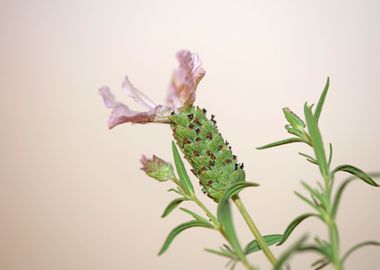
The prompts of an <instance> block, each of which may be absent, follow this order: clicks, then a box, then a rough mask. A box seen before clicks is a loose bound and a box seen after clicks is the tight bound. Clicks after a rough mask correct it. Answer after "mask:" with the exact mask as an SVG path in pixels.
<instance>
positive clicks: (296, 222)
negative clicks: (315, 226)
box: [277, 213, 318, 246]
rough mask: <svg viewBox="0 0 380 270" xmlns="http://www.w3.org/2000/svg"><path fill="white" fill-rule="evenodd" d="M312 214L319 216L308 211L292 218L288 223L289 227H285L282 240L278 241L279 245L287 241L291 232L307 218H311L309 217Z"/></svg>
mask: <svg viewBox="0 0 380 270" xmlns="http://www.w3.org/2000/svg"><path fill="white" fill-rule="evenodd" d="M312 216H316V217H317V216H318V215H316V214H313V213H306V214H303V215H300V216H298V217H296V218H295V219H293V220H292V222H290V224H289V225H288V227H287V228H286V229H285V231H284V233H283V234H282V235H283V236H282V239H281V241H280V242H278V243H277V246H280V245H282V244H283V243H285V241H286V240H287V239H288V238H289V236H290V234H291V233H292V232H293V231H294V229H295V228H296V227H297V226H298V225H299V224H300V223H301V222H302V221H304V220H305V219H307V218H309V217H312Z"/></svg>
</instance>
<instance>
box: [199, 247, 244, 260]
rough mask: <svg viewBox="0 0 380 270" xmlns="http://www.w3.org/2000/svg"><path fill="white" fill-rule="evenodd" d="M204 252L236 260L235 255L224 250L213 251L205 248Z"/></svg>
mask: <svg viewBox="0 0 380 270" xmlns="http://www.w3.org/2000/svg"><path fill="white" fill-rule="evenodd" d="M204 250H205V251H207V252H210V253H212V254H215V255H219V256H223V257H227V258H229V259H236V255H235V254H234V253H232V252H231V251H228V250H224V249H221V250H215V249H211V248H205V249H204Z"/></svg>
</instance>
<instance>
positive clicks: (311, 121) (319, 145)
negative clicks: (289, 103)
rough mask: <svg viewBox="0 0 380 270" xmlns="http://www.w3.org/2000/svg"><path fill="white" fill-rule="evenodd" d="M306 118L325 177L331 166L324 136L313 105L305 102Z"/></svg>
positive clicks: (320, 167) (316, 155)
mask: <svg viewBox="0 0 380 270" xmlns="http://www.w3.org/2000/svg"><path fill="white" fill-rule="evenodd" d="M304 110H305V118H306V123H307V129H308V130H309V134H310V137H311V142H312V146H313V149H314V153H315V157H316V159H317V162H318V164H319V169H320V171H321V173H322V175H323V177H324V178H327V177H328V174H329V167H328V163H327V160H326V154H325V148H324V146H323V141H322V136H321V133H320V131H319V128H318V123H317V121H316V118H315V117H314V116H313V113H312V111H311V107H310V106H308V105H307V104H306V103H305V107H304Z"/></svg>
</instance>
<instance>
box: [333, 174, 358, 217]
mask: <svg viewBox="0 0 380 270" xmlns="http://www.w3.org/2000/svg"><path fill="white" fill-rule="evenodd" d="M353 180H354V179H352V178H350V179H347V180H346V181H344V182H343V183H342V184H341V185H340V186H339V188H338V190H337V191H336V194H335V197H334V202H333V204H332V207H331V215H332V217H333V218H334V219H335V217H336V214H337V211H338V207H339V203H340V199H341V197H342V194H343V191H344V190H345V189H346V187H347V185H348V184H349V183H351V182H352V181H353Z"/></svg>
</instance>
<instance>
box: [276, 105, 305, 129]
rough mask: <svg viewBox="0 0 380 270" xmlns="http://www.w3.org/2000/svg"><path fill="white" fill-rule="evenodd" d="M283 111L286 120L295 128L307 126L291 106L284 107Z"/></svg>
mask: <svg viewBox="0 0 380 270" xmlns="http://www.w3.org/2000/svg"><path fill="white" fill-rule="evenodd" d="M282 111H283V112H284V115H285V118H286V120H287V121H288V123H289V124H290V125H291V126H292V127H293V128H295V129H298V130H302V129H304V128H305V127H306V125H305V122H304V121H302V119H301V118H300V117H299V116H298V115H296V114H295V113H294V112H292V111H291V110H290V109H289V108H283V109H282Z"/></svg>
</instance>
